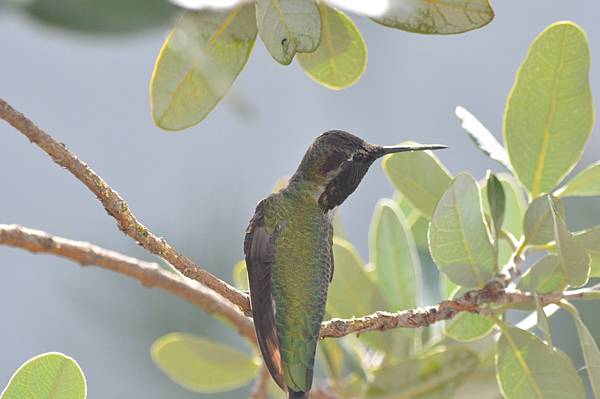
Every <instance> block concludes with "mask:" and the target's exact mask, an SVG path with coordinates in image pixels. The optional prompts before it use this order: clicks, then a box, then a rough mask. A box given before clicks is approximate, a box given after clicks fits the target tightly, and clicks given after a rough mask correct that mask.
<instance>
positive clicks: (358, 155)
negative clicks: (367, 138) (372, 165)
mask: <svg viewBox="0 0 600 399" xmlns="http://www.w3.org/2000/svg"><path fill="white" fill-rule="evenodd" d="M365 159H367V154H365V153H363V152H356V153H354V155H353V156H352V161H353V162H362V161H364V160H365Z"/></svg>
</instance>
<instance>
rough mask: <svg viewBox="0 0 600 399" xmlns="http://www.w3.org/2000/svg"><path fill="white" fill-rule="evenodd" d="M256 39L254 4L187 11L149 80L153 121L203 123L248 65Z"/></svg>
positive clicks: (178, 125)
mask: <svg viewBox="0 0 600 399" xmlns="http://www.w3.org/2000/svg"><path fill="white" fill-rule="evenodd" d="M255 39H256V21H255V17H254V5H253V4H248V3H242V4H239V5H237V6H235V7H233V8H226V9H204V10H201V11H188V12H186V13H185V14H184V15H183V17H182V18H181V19H180V20H179V22H177V24H176V25H175V28H174V29H173V31H172V32H171V34H169V36H168V37H167V39H166V41H165V43H164V44H163V47H162V49H161V50H160V53H159V55H158V58H157V60H156V66H155V67H154V72H153V74H152V81H151V83H150V95H151V106H152V118H153V119H154V122H155V123H156V124H157V125H158V126H159V127H161V128H162V129H165V130H181V129H185V128H187V127H190V126H193V125H195V124H197V123H199V122H200V121H202V120H203V119H204V118H205V117H206V116H207V115H208V113H209V112H210V111H211V110H212V109H213V108H214V107H215V106H216V105H217V103H218V102H219V101H221V99H222V98H223V97H224V96H225V94H226V93H227V92H228V91H229V88H230V87H231V85H232V84H233V81H234V80H235V78H236V77H237V76H238V74H239V73H240V71H241V70H242V68H243V67H244V65H246V61H247V60H248V56H249V55H250V52H251V51H252V47H253V46H254V41H255Z"/></svg>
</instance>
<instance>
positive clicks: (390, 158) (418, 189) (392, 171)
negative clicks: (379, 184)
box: [382, 142, 452, 218]
mask: <svg viewBox="0 0 600 399" xmlns="http://www.w3.org/2000/svg"><path fill="white" fill-rule="evenodd" d="M403 144H406V145H409V144H416V143H413V142H407V143H403ZM382 166H383V170H384V171H385V173H386V175H387V177H388V178H389V179H390V181H391V182H392V184H393V185H394V187H395V188H396V189H397V190H398V191H399V192H400V193H401V194H402V195H404V196H405V197H406V198H407V199H408V200H409V201H410V202H411V204H412V205H413V206H414V207H415V208H417V209H418V210H419V211H421V213H422V214H423V216H425V217H427V218H430V217H431V215H432V214H433V211H434V209H435V206H436V204H437V202H438V200H439V199H440V197H441V196H442V194H444V191H446V189H447V188H448V186H449V185H450V181H451V180H452V177H451V176H450V173H449V172H448V171H447V170H446V168H445V167H444V166H443V165H442V164H441V162H440V161H439V160H438V159H437V157H436V156H435V155H434V154H433V152H431V151H415V152H407V153H403V154H393V155H387V156H386V157H384V159H383V162H382Z"/></svg>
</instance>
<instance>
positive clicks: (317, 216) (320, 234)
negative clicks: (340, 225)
mask: <svg viewBox="0 0 600 399" xmlns="http://www.w3.org/2000/svg"><path fill="white" fill-rule="evenodd" d="M265 221H266V226H267V228H268V229H275V228H276V226H278V227H277V232H276V238H275V254H274V255H275V258H274V262H273V265H272V270H271V279H272V290H273V292H272V296H273V302H274V305H275V306H274V309H275V323H276V327H277V331H278V336H279V341H280V345H281V348H282V358H283V363H284V364H285V365H287V367H288V370H287V372H286V373H285V374H286V380H287V379H288V377H289V379H290V381H287V382H289V383H291V384H292V385H290V386H292V387H293V386H296V387H297V389H298V390H306V389H308V388H309V387H310V381H312V368H313V363H314V355H315V349H316V343H317V340H318V337H319V331H320V325H321V321H322V320H323V316H324V313H325V302H326V300H327V288H328V285H329V281H330V278H331V273H332V264H333V259H332V245H333V243H332V236H333V232H332V226H331V222H330V221H329V218H328V217H327V215H326V214H324V213H323V211H322V210H321V208H320V207H319V205H318V203H317V201H316V200H315V199H314V197H313V196H311V195H300V194H298V193H289V192H286V191H285V190H283V191H282V192H280V193H277V194H274V196H273V197H272V199H271V201H269V205H268V206H267V208H266V209H265ZM309 376H310V378H308V377H309ZM300 380H302V381H300ZM307 384H308V386H307Z"/></svg>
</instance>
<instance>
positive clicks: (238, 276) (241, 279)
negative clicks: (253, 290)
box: [233, 260, 249, 291]
mask: <svg viewBox="0 0 600 399" xmlns="http://www.w3.org/2000/svg"><path fill="white" fill-rule="evenodd" d="M233 284H234V285H235V286H236V288H237V289H238V290H241V291H248V290H249V287H248V271H247V270H246V261H245V260H241V261H239V262H238V263H236V265H235V266H234V267H233Z"/></svg>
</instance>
